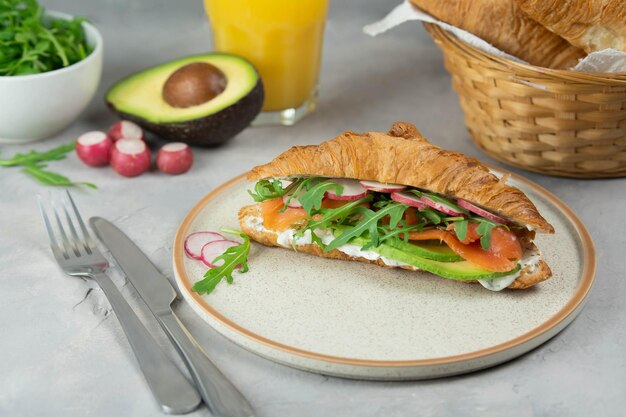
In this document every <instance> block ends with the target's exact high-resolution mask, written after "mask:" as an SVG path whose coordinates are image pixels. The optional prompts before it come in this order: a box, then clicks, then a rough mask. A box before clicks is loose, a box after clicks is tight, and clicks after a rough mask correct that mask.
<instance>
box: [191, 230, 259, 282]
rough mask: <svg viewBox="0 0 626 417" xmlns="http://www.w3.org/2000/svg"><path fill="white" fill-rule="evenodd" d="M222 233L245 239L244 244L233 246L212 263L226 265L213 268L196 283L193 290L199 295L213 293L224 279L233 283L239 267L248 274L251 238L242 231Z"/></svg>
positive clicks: (225, 231)
mask: <svg viewBox="0 0 626 417" xmlns="http://www.w3.org/2000/svg"><path fill="white" fill-rule="evenodd" d="M221 230H222V232H224V233H229V234H233V235H239V237H241V238H242V239H243V242H242V243H241V244H239V245H237V246H231V247H230V248H228V249H226V251H224V253H222V254H221V255H220V256H218V257H217V258H215V259H214V260H213V261H212V263H213V264H215V263H216V262H218V261H224V263H223V264H222V265H220V266H218V267H216V268H211V269H209V270H208V271H206V273H205V274H204V278H203V279H202V280H200V281H198V282H196V283H195V284H194V285H193V287H192V290H193V291H195V292H197V293H198V294H209V293H211V292H212V291H213V290H214V289H215V287H216V286H217V284H219V283H220V281H221V280H222V279H223V278H226V282H228V283H229V284H232V283H233V272H234V271H235V269H236V268H237V267H239V266H240V267H241V271H240V273H242V274H243V273H245V272H248V255H249V254H250V238H249V237H248V236H247V235H246V234H245V233H243V232H241V231H240V230H234V229H227V228H222V229H221Z"/></svg>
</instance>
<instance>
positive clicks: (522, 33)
mask: <svg viewBox="0 0 626 417" xmlns="http://www.w3.org/2000/svg"><path fill="white" fill-rule="evenodd" d="M523 1H525V0H522V2H523ZM528 1H530V2H532V3H541V0H536V1H533V0H528ZM582 2H583V0H579V3H582ZM411 3H413V4H414V5H415V6H417V7H418V8H420V9H422V10H424V11H425V12H427V13H429V14H431V15H433V16H434V17H436V18H437V19H439V20H442V21H444V22H446V23H449V24H451V25H453V26H456V27H459V28H461V29H464V30H466V31H468V32H470V33H473V34H474V35H476V36H478V37H480V38H482V39H484V40H485V41H487V42H489V43H490V44H492V45H493V46H495V47H496V48H498V49H500V50H502V51H504V52H506V53H508V54H510V55H513V56H516V57H518V58H521V59H523V60H524V61H526V62H528V63H530V64H532V65H537V66H540V67H546V68H555V69H568V68H570V67H573V66H574V65H576V64H577V63H578V60H579V59H580V58H583V57H584V56H585V53H584V51H582V50H581V49H579V48H576V47H574V46H572V45H570V44H569V43H568V42H567V41H566V40H565V39H563V38H561V37H560V36H558V35H555V34H554V33H552V32H550V31H549V30H548V29H546V28H545V27H543V26H542V25H540V24H539V23H537V22H535V21H534V20H532V19H530V18H529V17H527V16H526V15H525V14H524V13H523V12H522V11H521V10H520V8H519V7H518V6H517V3H515V0H411ZM552 3H553V2H549V1H546V2H545V4H546V5H547V4H550V5H551V4H552ZM561 3H563V4H566V2H561ZM550 7H551V6H546V9H549V8H550Z"/></svg>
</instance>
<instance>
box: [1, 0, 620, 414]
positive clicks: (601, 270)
mask: <svg viewBox="0 0 626 417" xmlns="http://www.w3.org/2000/svg"><path fill="white" fill-rule="evenodd" d="M396 2H397V0H386V1H377V2H373V1H370V2H359V1H356V0H350V1H335V2H333V4H332V6H331V10H330V15H329V20H328V25H327V32H326V43H325V47H324V58H323V68H322V74H321V100H320V106H319V110H318V111H317V112H316V113H315V114H313V115H311V116H310V117H308V118H306V119H304V120H303V121H302V122H301V123H300V124H298V125H297V126H295V127H292V128H278V127H276V128H254V129H248V130H246V131H245V132H243V133H242V134H240V135H239V136H237V137H236V138H235V139H234V140H232V141H231V142H230V143H228V144H227V145H226V146H224V147H221V148H219V149H211V150H200V149H197V150H195V157H196V162H195V166H194V167H193V169H192V171H191V172H189V173H188V174H186V175H182V176H178V177H167V176H164V175H162V174H159V173H156V172H152V173H149V174H145V175H143V176H141V177H138V178H135V179H125V178H121V177H119V176H118V175H117V174H115V173H114V172H112V171H111V170H110V169H107V168H104V169H88V168H86V167H84V166H83V165H82V164H81V163H80V162H79V161H78V160H77V159H76V158H74V157H73V156H72V157H70V158H68V159H67V160H66V161H63V162H58V163H54V164H53V165H51V168H52V167H53V168H54V169H56V170H58V171H59V172H62V173H64V174H66V175H69V176H70V177H72V178H74V179H78V180H84V181H91V182H94V183H96V184H97V185H98V187H99V188H98V190H96V191H91V190H86V191H76V192H75V193H74V194H75V198H76V200H77V202H78V204H79V206H80V207H81V210H82V212H83V214H84V215H85V216H90V215H100V216H104V217H106V218H108V219H110V220H113V221H114V222H115V223H117V224H118V225H119V226H120V227H122V228H123V229H124V230H126V231H127V233H129V234H130V235H131V236H133V237H134V238H135V239H136V241H137V243H138V244H139V245H140V246H141V247H142V248H144V249H145V251H146V252H147V253H148V254H149V255H150V256H151V257H152V259H154V260H155V262H156V264H157V266H158V267H159V268H161V269H162V270H163V271H164V272H165V273H166V274H167V275H169V276H171V272H172V268H171V265H170V264H171V260H170V257H171V245H172V243H171V242H172V240H173V237H174V233H175V230H176V227H177V226H178V224H179V222H180V221H181V220H182V218H183V216H184V215H185V214H186V212H187V211H188V210H189V208H191V207H192V205H193V204H195V203H196V202H197V201H198V200H199V199H200V198H201V197H202V196H203V195H205V194H206V193H207V192H208V191H210V190H211V189H212V188H214V187H215V186H217V185H219V184H220V183H222V182H224V181H225V180H227V179H229V178H231V177H233V176H235V175H237V174H239V173H241V172H243V171H245V170H247V169H248V168H250V167H251V166H253V165H256V164H259V163H262V162H266V161H267V160H269V159H271V158H272V157H274V156H275V155H277V154H278V153H279V152H281V151H282V150H284V149H285V148H287V147H289V146H290V145H294V144H305V143H318V142H320V141H322V140H324V139H327V138H329V137H332V136H334V135H335V134H337V133H339V132H341V131H343V130H347V129H351V130H357V131H367V130H385V129H386V128H388V126H389V125H390V124H391V122H393V121H394V120H406V121H411V122H413V123H415V124H416V125H417V126H418V127H419V128H420V129H421V130H422V132H423V133H424V134H425V135H426V136H427V137H429V138H430V139H431V140H432V141H433V142H434V143H436V144H438V145H441V146H443V147H447V148H451V149H455V150H459V151H462V152H465V153H466V154H468V155H471V156H475V157H478V158H481V159H482V160H484V161H486V162H489V163H493V164H495V165H499V164H498V163H497V162H494V161H493V160H490V159H489V158H488V157H486V156H485V155H484V154H482V153H481V152H480V151H479V150H478V149H477V148H476V147H475V146H474V145H473V144H471V142H470V140H469V137H468V135H467V133H466V130H465V127H464V124H463V119H462V114H461V111H460V108H459V106H458V103H457V98H456V96H455V94H454V93H453V91H452V90H451V87H450V79H449V76H448V74H447V73H446V72H445V71H444V68H443V64H442V58H441V54H440V52H439V50H438V49H437V48H436V47H435V45H434V44H433V42H432V41H431V40H430V39H429V38H428V37H427V35H426V34H425V32H424V31H423V29H422V28H421V26H420V25H419V24H406V25H405V26H403V27H400V28H397V29H396V30H393V31H392V32H390V33H388V34H385V35H384V36H380V37H378V38H375V39H372V38H369V37H366V36H365V35H363V34H362V33H361V28H362V26H363V25H364V24H367V23H370V22H372V21H374V20H377V19H378V18H380V17H382V16H383V15H384V14H385V13H386V12H387V11H388V10H390V9H391V8H392V7H393V6H395V5H396ZM46 4H47V5H48V6H49V8H51V9H55V10H59V11H64V12H68V13H72V14H78V15H84V16H87V17H88V18H89V19H91V20H92V21H93V22H94V23H95V25H96V26H97V27H98V28H99V29H100V30H101V31H102V33H103V35H104V40H105V44H106V46H105V65H104V76H103V79H102V84H101V87H100V90H99V92H98V96H97V98H96V99H95V100H94V101H93V103H92V104H91V105H90V107H89V109H88V110H87V111H86V112H85V113H84V115H83V116H82V118H81V119H80V120H79V121H78V122H76V123H75V124H74V125H73V126H71V127H70V128H68V129H67V130H66V131H65V132H62V133H61V134H59V135H57V136H56V137H54V138H51V139H50V140H46V141H44V142H40V143H36V144H32V145H26V146H23V147H17V146H2V147H0V150H1V151H2V155H3V156H4V155H11V154H13V153H14V152H16V151H25V150H28V149H31V148H33V149H45V148H48V147H52V146H55V145H58V144H61V143H65V142H67V141H69V140H71V139H74V138H76V137H77V135H78V134H80V133H81V132H84V131H86V130H92V129H105V128H106V127H107V126H108V125H109V124H111V123H112V122H113V121H114V120H115V119H114V117H113V116H112V115H111V114H110V113H109V112H108V110H107V109H106V107H105V105H104V103H103V100H102V98H103V94H104V92H105V91H106V89H107V88H108V87H109V86H110V85H111V84H112V83H113V82H114V81H116V80H117V79H119V78H120V77H122V76H124V75H126V74H128V73H130V72H133V71H136V70H139V69H142V68H144V67H147V66H150V65H153V64H156V63H159V62H163V61H167V60H170V59H173V58H176V57H180V56H183V55H187V54H192V53H198V52H203V51H208V50H210V49H211V41H210V39H211V35H210V28H209V25H208V23H207V21H206V18H205V15H204V12H203V9H202V5H201V2H200V1H199V0H196V1H189V0H187V1H177V2H174V1H165V0H100V1H95V0H85V1H77V0H49V1H47V2H46ZM0 94H1V92H0ZM0 111H1V109H0ZM513 171H515V172H521V173H523V174H524V175H526V176H527V177H529V178H531V179H532V180H534V181H536V182H537V183H539V184H541V185H542V186H544V187H546V188H548V189H549V190H551V191H552V192H553V193H555V194H556V195H557V196H558V197H560V198H561V199H563V200H564V201H565V202H566V203H568V204H569V205H570V206H571V207H572V208H573V209H574V210H575V211H576V212H577V213H578V215H579V216H580V217H581V218H582V220H583V221H584V222H585V223H586V225H587V227H588V228H589V229H590V231H591V234H592V235H593V238H594V240H595V243H596V245H597V249H598V260H599V263H598V273H597V282H596V284H595V287H594V289H593V291H592V294H591V296H590V298H589V301H588V304H587V306H586V308H585V309H584V311H583V312H582V314H581V315H580V316H579V317H578V318H577V319H576V320H575V321H574V323H573V324H572V325H571V326H569V327H568V328H567V329H566V330H565V331H564V332H563V333H561V334H560V335H559V336H557V337H556V338H554V339H553V340H551V341H550V342H548V343H546V344H545V345H543V346H541V347H540V348H538V349H536V350H534V351H532V352H530V353H528V354H526V355H524V356H523V357H521V358H519V359H517V360H515V361H513V362H510V363H507V364H504V365H501V366H498V367H496V368H493V369H489V370H485V371H482V372H477V373H473V374H470V375H465V376H459V377H454V378H445V379H438V380H432V381H422V382H406V383H381V382H365V381H350V380H343V379H337V378H328V377H324V376H321V375H316V374H312V373H307V372H303V371H299V370H295V369H291V368H288V367H285V366H282V365H278V364H275V363H272V362H270V361H267V360H265V359H262V358H259V357H257V356H256V355H254V354H252V353H249V352H247V351H245V350H243V349H241V348H239V347H237V346H235V345H234V344H233V343H231V342H229V341H227V340H225V339H224V338H222V337H221V336H220V335H218V334H217V333H216V332H214V331H213V330H212V329H211V328H209V327H208V326H207V325H205V324H204V323H203V322H202V321H201V320H200V319H199V318H198V317H196V316H195V314H194V313H193V312H192V310H191V308H190V307H189V306H187V305H185V304H184V303H181V304H180V305H179V306H178V307H177V311H178V312H179V313H180V316H181V318H182V320H183V321H184V322H185V323H186V324H187V325H188V327H189V328H190V329H191V331H192V332H193V333H194V334H195V335H196V337H197V338H198V340H199V341H200V343H201V344H202V346H204V348H205V349H206V350H207V351H208V352H209V354H210V355H211V356H212V357H213V358H214V359H215V361H216V362H217V363H218V364H219V365H220V367H221V368H222V369H223V371H224V373H225V374H226V375H228V376H229V377H230V378H232V380H233V382H234V383H235V384H236V385H238V386H239V387H240V388H241V390H242V391H243V392H244V393H245V394H246V395H247V396H248V397H249V398H250V400H251V402H252V403H253V404H254V405H255V407H256V409H257V411H258V415H259V416H264V417H265V416H267V417H282V416H284V417H292V416H299V417H306V416H361V417H366V416H416V415H419V416H458V417H463V416H477V415H480V416H502V415H506V416H510V417H530V416H545V417H552V416H554V417H560V416H589V415H594V416H606V417H609V416H623V415H624V413H625V411H624V410H625V409H626V400H625V396H624V392H626V307H625V306H626V302H624V298H625V296H626V277H625V273H626V256H625V255H624V254H625V251H626V221H625V220H624V212H625V209H626V193H625V185H626V182H625V181H626V180H623V179H616V180H597V181H582V180H571V179H561V178H552V177H545V176H541V175H535V174H530V173H524V172H522V171H519V170H516V169H513ZM47 192H48V189H47V188H45V187H43V186H41V185H39V184H37V183H35V182H33V181H32V180H31V179H30V178H28V177H26V176H25V175H23V174H22V173H20V172H19V169H1V170H0V202H1V204H0V230H1V232H0V329H1V334H0V415H2V416H29V417H33V416H64V417H72V416H158V415H159V414H160V413H159V411H158V409H157V407H156V405H155V404H154V402H153V400H152V398H151V396H150V393H149V391H148V389H147V387H146V384H145V382H144V380H143V379H142V376H141V375H140V373H139V372H138V368H137V365H136V363H135V361H134V358H133V357H132V354H131V351H130V349H129V346H128V344H127V341H126V340H125V338H124V336H123V334H122V331H121V328H120V326H119V324H118V322H117V320H116V319H115V318H114V317H112V314H109V310H108V304H107V303H106V301H105V300H104V299H103V298H102V296H101V293H100V291H99V290H94V291H91V292H89V293H88V291H87V290H88V288H89V284H88V283H85V282H82V281H81V280H78V279H72V278H70V277H67V276H65V275H63V274H62V273H61V272H60V270H59V269H58V268H57V267H56V265H55V263H54V261H53V259H52V254H51V252H50V250H49V247H48V244H47V239H46V236H45V234H44V230H43V227H42V224H41V222H40V219H39V217H38V213H37V209H36V204H35V195H36V194H38V193H42V194H44V195H45V194H46V193H47ZM117 282H118V283H119V285H120V286H122V285H123V284H124V283H123V280H122V279H121V278H120V277H119V276H118V277H117ZM123 291H124V293H125V294H126V295H127V296H128V298H130V299H131V300H132V302H133V305H134V306H135V307H137V308H138V309H141V308H143V305H142V304H141V302H140V301H138V300H137V296H136V295H135V294H134V292H133V291H132V290H131V289H129V286H123ZM142 316H143V317H144V318H145V319H146V321H147V322H148V324H149V326H150V328H151V329H152V330H153V331H154V332H155V333H158V334H159V337H160V340H161V342H162V343H163V344H165V341H164V339H163V337H162V336H161V335H160V333H159V331H158V328H157V326H156V324H155V322H154V320H152V319H151V317H148V316H147V315H146V314H145V313H142ZM192 415H193V416H205V415H210V414H209V412H208V411H207V410H206V409H205V408H201V409H199V410H198V411H196V412H195V413H193V414H192Z"/></svg>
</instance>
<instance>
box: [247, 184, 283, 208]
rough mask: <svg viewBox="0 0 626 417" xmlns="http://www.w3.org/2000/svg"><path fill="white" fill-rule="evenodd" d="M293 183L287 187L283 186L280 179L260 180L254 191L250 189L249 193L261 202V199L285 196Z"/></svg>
mask: <svg viewBox="0 0 626 417" xmlns="http://www.w3.org/2000/svg"><path fill="white" fill-rule="evenodd" d="M293 185H294V184H291V185H289V186H288V187H287V188H283V184H282V182H280V180H277V179H274V180H271V181H270V180H260V181H258V182H257V183H256V184H254V192H252V191H250V190H248V194H250V196H252V198H253V199H254V201H256V202H257V203H260V202H261V201H265V200H271V199H273V198H278V197H282V196H284V195H285V194H286V193H287V192H288V191H289V190H290V189H291V188H292V186H293Z"/></svg>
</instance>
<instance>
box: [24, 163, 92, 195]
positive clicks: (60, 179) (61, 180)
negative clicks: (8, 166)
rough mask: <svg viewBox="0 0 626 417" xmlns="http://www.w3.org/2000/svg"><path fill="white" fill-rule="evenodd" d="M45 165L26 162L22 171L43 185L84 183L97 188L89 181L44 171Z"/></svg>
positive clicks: (66, 185) (67, 185) (68, 185)
mask: <svg viewBox="0 0 626 417" xmlns="http://www.w3.org/2000/svg"><path fill="white" fill-rule="evenodd" d="M43 167H45V165H43V166H39V165H35V164H28V165H26V166H25V167H24V168H22V172H24V173H26V174H28V175H30V176H31V177H33V178H34V179H36V180H37V181H39V182H40V183H42V184H44V185H53V186H65V187H70V186H75V185H85V186H87V187H89V188H94V189H95V188H98V187H96V185H95V184H92V183H90V182H73V181H72V180H70V179H69V178H67V177H66V176H64V175H61V174H57V173H55V172H51V171H46V170H44V169H43Z"/></svg>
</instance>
